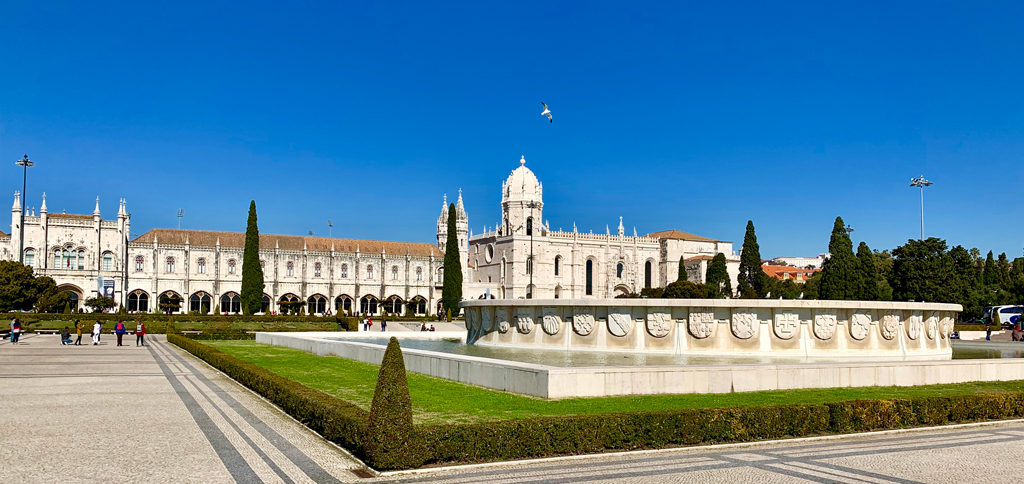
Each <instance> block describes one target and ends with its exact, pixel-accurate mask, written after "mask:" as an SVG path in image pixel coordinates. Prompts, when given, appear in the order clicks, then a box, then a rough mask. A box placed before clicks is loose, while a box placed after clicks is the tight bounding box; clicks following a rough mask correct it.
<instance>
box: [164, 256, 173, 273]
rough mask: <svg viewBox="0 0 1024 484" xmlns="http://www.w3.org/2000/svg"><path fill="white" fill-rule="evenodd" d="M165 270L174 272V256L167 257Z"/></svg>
mask: <svg viewBox="0 0 1024 484" xmlns="http://www.w3.org/2000/svg"><path fill="white" fill-rule="evenodd" d="M165 272H167V273H168V274H172V273H174V257H168V258H167V270H166V271H165Z"/></svg>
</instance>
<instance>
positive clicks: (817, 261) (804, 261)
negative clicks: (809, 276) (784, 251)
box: [771, 254, 830, 269]
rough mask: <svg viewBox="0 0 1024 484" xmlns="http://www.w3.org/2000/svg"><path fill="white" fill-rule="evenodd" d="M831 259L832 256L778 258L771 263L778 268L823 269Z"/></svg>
mask: <svg viewBox="0 0 1024 484" xmlns="http://www.w3.org/2000/svg"><path fill="white" fill-rule="evenodd" d="M829 257H830V254H819V255H818V256H817V257H776V258H774V259H772V260H771V263H772V264H774V265H778V266H793V267H801V268H807V267H810V268H812V269H821V265H822V264H823V263H824V262H825V259H828V258H829Z"/></svg>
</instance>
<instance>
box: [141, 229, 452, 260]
mask: <svg viewBox="0 0 1024 484" xmlns="http://www.w3.org/2000/svg"><path fill="white" fill-rule="evenodd" d="M154 240H155V241H157V243H159V244H169V245H185V243H186V241H187V242H188V243H189V244H190V245H194V246H197V247H214V246H216V245H217V241H218V240H219V241H220V245H221V247H234V248H242V247H244V246H245V233H244V232H215V231H208V230H177V229H153V230H150V231H149V232H146V233H144V234H142V235H140V236H138V237H136V238H135V240H133V241H132V242H133V243H134V242H141V243H146V244H152V243H153V241H154ZM332 244H333V246H334V250H335V251H336V252H355V251H356V250H357V249H358V250H359V251H360V252H363V253H370V254H379V253H381V251H382V250H384V251H387V253H388V254H396V255H405V254H406V253H408V254H410V255H418V256H430V255H432V256H435V257H440V256H443V255H444V254H442V253H441V251H440V250H439V249H438V248H437V246H435V245H434V244H428V243H421V242H391V241H385V240H358V239H337V238H333V239H332V238H328V237H307V236H300V235H273V234H260V248H261V249H273V248H275V247H280V248H281V249H284V250H302V249H303V247H305V248H306V249H308V250H313V251H321V252H329V251H330V250H331V246H332Z"/></svg>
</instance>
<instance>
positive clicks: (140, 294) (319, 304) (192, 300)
mask: <svg viewBox="0 0 1024 484" xmlns="http://www.w3.org/2000/svg"><path fill="white" fill-rule="evenodd" d="M161 297H162V298H163V297H168V298H169V297H173V298H177V299H178V300H179V301H181V300H182V298H181V297H180V296H179V295H178V294H177V293H175V292H174V291H165V292H164V293H163V294H161ZM299 301H300V299H299V297H298V296H296V295H294V294H290V293H289V294H285V295H283V296H281V297H280V298H279V299H278V305H279V310H280V311H281V312H286V311H288V310H289V309H290V308H291V306H289V305H293V304H296V303H299ZM354 301H355V299H354V298H353V297H352V296H349V295H347V294H342V295H340V296H338V297H336V298H334V304H333V311H334V313H335V314H350V315H351V314H354V313H353V305H354ZM219 303H220V304H219V305H218V306H216V307H214V306H213V297H212V296H211V295H210V294H208V293H206V292H203V291H199V292H196V293H193V294H192V295H191V296H189V297H188V299H187V304H186V305H185V307H181V308H180V309H179V310H185V311H188V312H198V313H202V314H206V313H210V312H212V311H215V312H217V313H231V314H237V313H241V312H242V300H241V296H239V294H238V293H236V292H228V293H225V294H222V295H221V297H220V301H219ZM329 304H330V300H329V299H328V298H327V297H326V296H324V295H322V294H314V295H312V296H309V298H307V299H306V301H305V305H304V306H305V307H304V309H305V311H306V313H307V314H326V313H327V312H328V309H329ZM261 306H262V307H261V312H264V313H266V312H269V311H270V296H268V295H266V294H264V295H263V300H262V304H261ZM126 309H127V310H128V311H130V312H149V311H150V310H151V309H156V308H151V307H150V297H149V294H148V293H146V292H145V291H143V290H141V289H136V290H134V291H132V292H131V293H129V294H128V301H127V308H126ZM179 310H172V311H171V312H172V313H177V312H179ZM407 310H411V311H413V312H414V313H415V314H420V315H422V314H426V312H427V299H426V298H424V297H423V296H416V297H413V298H411V299H409V300H408V301H405V300H403V299H402V298H401V297H399V296H391V297H388V298H386V299H383V300H381V299H379V298H377V297H376V296H373V295H366V296H363V297H361V298H360V299H359V313H360V314H379V313H380V312H381V311H383V312H386V313H390V314H401V313H405V312H406V311H407Z"/></svg>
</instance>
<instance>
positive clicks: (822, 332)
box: [814, 311, 839, 340]
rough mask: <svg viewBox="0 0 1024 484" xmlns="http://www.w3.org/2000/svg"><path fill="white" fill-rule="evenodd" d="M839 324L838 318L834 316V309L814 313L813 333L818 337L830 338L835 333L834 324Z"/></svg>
mask: <svg viewBox="0 0 1024 484" xmlns="http://www.w3.org/2000/svg"><path fill="white" fill-rule="evenodd" d="M838 324H839V318H838V317H837V316H836V313H835V311H822V312H820V313H818V314H815V315H814V335H815V336H817V337H818V339H823V340H827V339H831V338H832V336H833V335H835V334H836V325H838Z"/></svg>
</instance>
